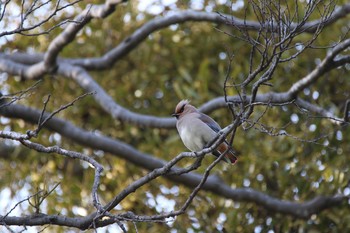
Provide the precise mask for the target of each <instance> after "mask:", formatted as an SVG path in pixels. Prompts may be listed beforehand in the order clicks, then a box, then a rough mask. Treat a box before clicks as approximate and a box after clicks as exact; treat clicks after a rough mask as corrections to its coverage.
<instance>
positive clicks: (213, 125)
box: [199, 113, 221, 133]
mask: <svg viewBox="0 0 350 233" xmlns="http://www.w3.org/2000/svg"><path fill="white" fill-rule="evenodd" d="M199 119H200V120H201V121H202V122H204V123H205V124H207V125H208V126H209V127H210V128H211V129H212V130H214V131H215V132H216V133H217V132H219V131H220V130H221V127H220V125H219V124H218V123H216V121H214V120H213V119H212V118H211V117H209V116H207V115H205V114H203V113H200V115H199Z"/></svg>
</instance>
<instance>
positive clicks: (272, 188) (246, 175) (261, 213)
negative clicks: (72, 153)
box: [0, 1, 350, 232]
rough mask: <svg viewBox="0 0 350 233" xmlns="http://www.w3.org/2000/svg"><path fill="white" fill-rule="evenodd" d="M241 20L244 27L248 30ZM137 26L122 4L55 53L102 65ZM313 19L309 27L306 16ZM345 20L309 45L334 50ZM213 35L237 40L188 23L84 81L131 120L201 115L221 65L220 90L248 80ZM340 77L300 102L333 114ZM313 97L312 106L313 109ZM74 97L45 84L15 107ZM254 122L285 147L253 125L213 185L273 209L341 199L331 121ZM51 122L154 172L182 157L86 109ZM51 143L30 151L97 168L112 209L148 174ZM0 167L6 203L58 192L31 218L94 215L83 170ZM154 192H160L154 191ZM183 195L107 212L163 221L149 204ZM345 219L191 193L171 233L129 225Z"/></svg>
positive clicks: (61, 83) (23, 40) (324, 81)
mask: <svg viewBox="0 0 350 233" xmlns="http://www.w3.org/2000/svg"><path fill="white" fill-rule="evenodd" d="M208 2H213V1H205V4H208ZM82 4H84V3H82ZM177 4H178V7H180V8H181V7H183V8H184V9H185V8H188V6H187V4H186V1H180V2H179V3H177ZM339 4H340V3H339ZM81 7H82V8H83V5H82V6H81ZM216 10H217V11H220V12H224V13H232V12H231V10H230V9H229V7H227V6H224V5H220V4H217V5H215V6H214V9H213V11H216ZM299 10H300V11H302V10H303V9H302V8H299ZM251 11H252V9H251V8H249V10H248V12H247V13H248V19H252V20H256V18H255V17H254V14H252V12H251ZM233 13H234V14H235V15H236V14H237V15H236V16H237V17H243V16H244V13H245V12H244V9H241V10H240V11H237V12H233ZM125 14H129V15H130V22H123V17H124V16H125ZM139 14H140V12H138V10H137V9H136V7H135V5H133V3H128V4H127V5H126V6H119V9H118V10H117V12H116V13H115V14H113V15H112V16H110V17H109V18H108V19H107V20H104V21H102V20H99V19H95V20H93V21H92V22H91V23H90V24H89V25H88V27H87V28H85V29H83V31H82V32H81V34H79V36H78V38H77V39H76V40H75V41H73V42H72V43H71V44H70V45H69V46H68V47H67V48H65V50H64V51H63V52H62V54H61V55H62V57H94V56H101V55H103V54H104V53H105V52H107V51H108V50H109V49H111V48H113V47H114V46H116V45H117V44H118V43H120V42H121V41H122V40H123V39H125V38H126V37H127V36H129V35H130V34H131V33H132V32H133V31H134V30H135V29H137V28H138V27H139V26H140V25H142V24H143V23H145V22H147V21H148V20H149V19H151V18H153V16H152V15H147V14H144V19H143V20H137V18H138V17H137V16H138V15H139ZM312 18H314V19H315V18H318V16H317V15H313V16H312ZM346 20H348V18H347V19H344V20H342V21H340V22H339V23H336V24H334V25H332V26H330V27H327V28H325V29H324V33H323V34H322V35H321V36H320V37H319V38H317V40H316V41H315V45H317V46H326V45H329V44H330V43H331V42H332V41H333V42H336V41H338V40H339V38H340V36H341V35H342V34H341V30H342V29H341V27H343V25H344V22H345V21H346ZM53 23H55V22H53ZM217 29H220V30H223V31H228V32H230V33H232V34H237V33H238V32H237V31H235V30H234V29H233V28H232V27H230V26H217V25H213V24H210V23H198V22H187V23H185V24H181V25H176V27H170V28H167V29H163V30H161V31H158V32H155V33H153V34H152V35H151V36H150V37H149V38H147V39H146V40H145V41H144V42H143V43H142V44H140V45H139V46H138V47H137V48H136V49H134V50H133V51H132V52H131V53H129V54H128V55H127V56H125V57H123V58H122V59H121V60H120V61H118V62H117V63H116V64H115V65H114V66H113V67H112V68H111V69H109V70H106V71H103V72H100V71H99V72H92V75H93V77H94V78H95V80H96V81H97V82H98V83H99V84H100V85H101V86H102V87H103V88H105V90H107V92H108V94H109V95H111V96H112V97H113V99H115V101H116V102H117V103H119V104H120V105H122V106H124V107H126V108H128V109H130V110H131V111H135V112H139V113H144V114H151V115H156V116H170V114H171V113H172V112H173V109H174V107H175V105H176V103H177V102H178V101H179V100H180V99H187V98H188V99H190V100H191V102H192V103H193V104H194V105H196V106H200V105H201V104H202V103H205V102H206V101H208V100H210V99H212V98H214V97H217V96H222V95H223V94H224V92H223V83H224V80H225V77H226V76H227V74H226V72H227V68H228V64H229V63H228V61H227V60H228V55H227V53H230V54H231V53H233V54H234V55H235V56H234V58H233V64H232V67H231V68H232V71H231V73H230V74H229V76H230V77H232V78H231V79H230V82H232V83H230V84H238V83H241V82H242V81H243V80H244V78H245V77H246V76H247V74H248V72H249V61H248V58H249V54H250V47H249V46H248V45H247V44H246V43H245V42H243V41H242V40H239V39H238V38H235V37H231V36H229V35H227V34H225V33H222V32H220V31H218V30H217ZM60 32H61V29H56V30H54V31H53V32H52V33H50V34H49V35H42V36H38V37H24V36H20V35H17V36H16V39H15V40H14V41H12V42H10V43H8V49H11V50H14V49H18V50H20V51H25V50H26V49H27V48H29V47H30V48H33V49H34V50H35V51H38V52H44V51H45V49H46V48H47V46H48V44H49V43H50V41H51V40H52V39H53V38H54V37H55V36H56V35H57V34H58V33H60ZM310 38H311V35H305V34H303V35H300V36H298V37H297V38H296V41H295V43H297V42H298V41H301V42H302V41H305V40H308V39H310ZM291 52H293V51H291ZM294 52H295V51H294ZM326 53H327V50H326V49H308V50H306V51H305V52H304V53H302V54H301V55H300V56H299V57H298V58H297V59H294V60H293V61H290V62H288V63H286V64H284V66H281V67H278V68H277V70H276V72H275V73H274V76H273V80H272V83H273V86H272V87H266V88H265V87H264V88H262V89H260V91H261V92H267V91H278V92H281V91H286V90H288V88H289V87H290V86H291V84H292V83H293V82H295V81H297V80H300V79H301V78H302V77H304V76H305V75H306V74H308V73H309V72H310V70H312V69H313V68H314V67H315V65H316V62H317V60H319V59H322V58H324V56H325V55H326ZM225 54H226V55H225ZM286 55H288V54H286ZM289 55H290V54H289ZM256 60H258V58H256ZM256 62H257V61H256ZM348 74H349V70H348V69H346V68H340V69H337V70H334V71H332V72H330V73H328V74H326V75H325V76H324V77H322V78H321V79H320V80H318V81H317V83H316V84H315V85H313V86H312V87H311V88H310V89H308V90H307V91H305V92H304V94H303V96H302V97H303V98H304V99H307V100H309V101H310V102H313V103H317V104H318V105H320V106H323V107H324V108H326V109H334V111H335V113H336V114H341V112H342V109H343V107H344V102H345V100H346V99H348V98H349V91H348V90H350V82H349V81H348ZM8 83H9V84H10V91H11V92H16V91H20V90H23V89H24V88H23V86H26V87H27V86H30V85H31V84H32V82H30V81H26V83H23V82H22V81H19V80H18V79H17V78H16V77H9V81H8ZM316 92H317V93H318V94H319V97H318V98H313V97H312V96H313V94H314V93H316ZM82 93H83V91H82V90H81V89H80V88H79V86H77V84H75V83H74V82H73V81H72V80H68V79H65V78H62V77H59V76H46V77H45V78H44V80H43V82H42V83H41V84H40V86H39V87H38V88H37V89H36V90H35V91H34V92H33V93H32V95H31V96H30V98H26V99H23V100H21V102H20V103H22V104H27V105H30V106H32V107H36V108H39V109H41V108H42V107H43V101H44V100H45V99H46V97H47V95H48V94H51V96H52V98H51V101H50V102H49V104H48V110H49V111H52V110H55V109H57V108H58V107H59V106H61V105H62V104H65V103H68V102H70V101H71V100H73V99H74V98H75V97H77V96H78V95H80V94H82ZM228 93H229V94H231V95H235V94H237V91H236V89H235V88H233V87H232V88H229V89H228ZM315 95H316V94H315ZM211 115H212V116H213V118H215V119H216V120H218V122H220V124H221V125H222V126H225V125H227V124H229V123H230V122H231V121H232V119H231V114H230V113H229V111H228V110H227V109H221V110H218V111H215V112H213V113H211ZM261 115H263V116H262V118H261V119H260V123H261V124H262V125H265V126H268V127H270V129H273V130H274V132H275V133H278V132H280V130H284V131H286V132H287V133H288V135H291V136H286V135H280V136H270V135H268V134H266V133H263V132H262V130H261V129H262V128H261V127H262V125H259V124H257V125H255V127H252V128H250V129H248V130H244V129H243V128H242V127H241V128H239V130H238V132H237V134H236V136H235V140H234V146H235V147H236V148H237V149H238V150H239V151H240V152H241V154H242V155H241V156H240V159H239V162H238V163H237V164H236V165H235V166H233V167H231V166H227V165H226V164H219V165H218V166H217V168H216V169H215V171H214V172H215V173H217V174H219V175H220V176H221V177H222V179H223V180H224V181H225V182H227V183H228V184H230V185H231V186H232V187H237V188H239V187H250V188H254V189H256V190H260V191H262V192H265V193H267V194H269V195H271V196H274V197H276V198H282V199H286V200H292V201H296V202H299V201H300V202H304V201H306V200H309V199H311V198H313V197H314V196H316V195H333V194H336V193H339V192H343V191H344V188H345V187H346V186H347V185H348V182H349V172H350V171H349V166H348V164H349V158H348V154H349V152H350V146H349V145H350V141H349V140H350V139H349V137H347V135H349V134H350V132H349V128H348V127H339V126H335V125H332V124H331V122H330V121H329V120H327V119H319V118H317V116H314V115H308V114H306V113H305V112H303V111H302V110H301V109H299V108H298V107H296V106H293V105H290V106H288V107H257V108H256V109H255V112H254V114H253V115H252V117H251V119H250V120H251V121H254V119H258V118H260V116H261ZM292 116H298V121H297V122H293V121H292ZM59 117H62V118H64V119H67V120H69V121H71V122H73V123H74V124H75V125H77V126H79V127H83V128H85V129H87V130H91V131H93V130H96V131H99V132H101V133H103V134H105V135H108V136H111V137H112V138H116V139H119V140H122V141H124V142H126V143H128V144H130V145H132V146H134V147H135V148H137V149H138V150H140V151H143V152H146V153H149V154H152V155H154V156H155V157H158V158H161V159H164V160H170V159H171V158H172V157H174V156H175V155H177V154H178V153H180V152H181V151H184V150H185V147H184V146H183V145H182V143H181V141H180V139H179V138H178V136H177V132H176V131H175V130H174V129H172V130H165V129H150V128H139V127H137V126H134V125H130V124H126V123H123V122H120V121H118V120H114V119H112V118H111V117H110V116H109V115H108V114H106V113H105V112H104V111H103V110H102V109H101V107H100V106H98V105H97V104H96V103H95V102H94V100H93V99H92V98H91V97H87V98H85V99H84V100H81V101H79V102H78V103H77V104H75V105H74V106H73V107H71V108H69V109H67V110H65V111H63V112H61V113H60V114H59ZM8 126H9V127H10V128H11V129H12V130H14V131H19V132H22V133H25V131H26V130H28V129H33V127H35V126H32V125H28V124H26V123H24V122H23V121H21V120H11V121H10V123H8ZM55 136H56V137H57V135H55V133H52V132H50V131H46V130H44V131H43V132H42V133H41V134H40V135H39V138H38V141H39V142H40V143H43V144H45V145H53V144H56V143H59V144H60V145H61V146H62V147H63V148H69V149H71V150H76V151H81V152H83V153H85V154H88V155H91V156H95V158H97V160H98V161H99V162H100V163H102V164H103V165H104V167H105V173H104V178H103V180H102V183H103V185H101V188H100V189H101V190H100V194H101V195H102V197H103V201H104V202H107V201H109V200H111V198H113V197H114V195H116V194H117V193H119V192H120V191H121V190H123V188H125V187H126V186H127V185H128V184H130V183H131V182H132V181H134V180H136V179H138V178H140V177H141V176H143V175H145V174H146V173H147V171H144V170H141V169H140V168H139V167H136V166H134V165H132V164H130V163H127V162H126V161H124V160H122V159H120V158H118V155H111V154H106V153H102V152H99V151H92V150H91V149H89V148H83V147H82V146H79V145H76V144H75V143H72V142H71V141H70V140H67V139H65V138H61V139H55ZM0 161H1V162H0V166H1V169H0V176H1V177H2V179H1V180H0V189H5V188H8V189H9V190H10V191H11V198H14V199H15V198H16V195H18V193H19V192H20V191H21V190H27V192H28V195H34V194H35V193H37V191H38V190H45V192H49V191H50V190H52V188H53V187H54V186H55V185H56V184H58V183H59V185H58V187H57V188H55V189H54V190H53V191H52V193H50V195H48V196H47V197H46V196H45V201H44V203H46V204H45V207H42V206H43V204H41V206H40V211H43V212H47V213H52V214H54V213H57V214H59V213H62V214H68V215H69V216H71V215H73V213H74V214H77V213H78V214H84V211H86V213H90V212H91V211H93V207H92V204H91V197H90V191H91V188H92V182H93V175H94V173H93V170H91V169H89V167H88V166H87V165H86V164H83V163H81V162H78V161H73V160H71V159H68V158H62V157H60V156H56V155H52V154H38V153H37V152H34V151H30V150H28V149H25V148H22V147H20V146H18V147H16V148H15V149H14V151H12V152H11V155H9V156H8V157H5V158H1V160H0ZM212 161H213V158H212V157H210V156H207V157H206V158H205V161H204V162H203V166H202V167H201V168H200V169H199V171H200V172H203V171H204V169H205V166H206V165H208V164H209V163H210V162H212ZM189 162H190V161H187V163H189ZM161 187H165V188H163V190H162V188H161ZM173 189H174V190H173ZM164 190H165V191H164ZM167 190H173V191H167ZM190 192H191V190H189V189H188V188H185V187H183V186H181V185H180V186H178V184H175V183H171V182H170V181H168V180H166V179H164V178H159V179H157V180H155V181H153V182H152V183H151V184H148V185H146V186H144V187H142V188H141V189H140V190H138V191H137V192H136V193H134V194H133V195H131V196H130V197H128V198H127V199H126V200H124V201H123V202H122V203H121V205H120V206H118V208H117V209H116V210H115V212H118V211H121V210H122V211H128V210H132V211H134V212H135V213H136V214H144V215H147V214H150V215H151V214H155V213H157V212H159V213H161V211H162V210H164V211H169V209H160V210H159V209H157V204H158V205H159V204H161V203H157V197H158V198H159V200H158V201H159V202H160V200H162V198H166V199H167V200H168V202H169V200H174V201H175V202H176V203H177V204H176V205H175V208H179V206H181V204H182V203H184V202H185V200H186V198H187V197H188V196H189V194H190ZM41 198H44V197H41ZM39 199H40V198H39ZM39 201H41V199H40V200H39ZM154 202H155V204H154ZM150 203H151V204H150ZM152 203H153V204H152ZM73 207H81V208H82V209H84V211H77V210H74V208H73ZM349 210H350V208H349V203H344V205H343V206H340V207H338V208H333V209H329V210H327V211H324V212H322V213H321V214H319V215H314V216H312V217H311V218H310V219H306V220H302V219H299V220H295V219H293V218H292V217H289V216H284V215H281V214H276V213H273V212H270V211H268V210H265V209H263V208H262V207H259V206H258V205H256V204H253V203H239V202H234V201H232V200H225V199H223V198H222V197H218V196H215V195H213V194H211V193H206V192H200V194H199V196H198V197H196V198H195V200H194V202H193V203H192V205H191V206H190V209H189V210H188V211H187V212H186V213H185V214H184V215H182V216H179V217H177V218H176V219H175V221H170V222H168V223H137V224H136V225H137V228H138V230H139V232H168V231H170V230H171V229H177V232H185V231H188V232H215V231H218V232H224V230H222V229H225V230H226V232H254V229H261V232H268V231H269V230H273V231H272V232H346V231H349V229H350V219H349V216H350V211H349ZM23 211H24V212H23V213H33V212H36V211H38V209H36V208H31V207H28V208H27V209H25V210H23ZM127 225H128V227H129V229H133V227H134V225H133V224H131V223H128V224H127ZM189 229H192V230H189ZM48 230H49V231H50V230H55V231H64V230H62V229H58V228H56V227H52V228H51V227H48ZM172 232H176V231H172Z"/></svg>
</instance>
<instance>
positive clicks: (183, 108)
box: [179, 104, 186, 113]
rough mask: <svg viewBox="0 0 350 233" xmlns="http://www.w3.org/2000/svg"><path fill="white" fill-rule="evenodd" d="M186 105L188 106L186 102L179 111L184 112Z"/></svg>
mask: <svg viewBox="0 0 350 233" xmlns="http://www.w3.org/2000/svg"><path fill="white" fill-rule="evenodd" d="M185 106H186V104H184V105H182V107H181V108H180V111H179V113H182V112H183V111H184V110H185Z"/></svg>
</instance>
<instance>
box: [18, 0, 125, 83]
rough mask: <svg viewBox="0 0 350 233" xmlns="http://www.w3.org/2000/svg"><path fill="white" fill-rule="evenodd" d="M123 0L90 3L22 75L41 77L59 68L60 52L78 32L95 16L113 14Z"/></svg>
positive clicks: (30, 77)
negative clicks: (99, 3)
mask: <svg viewBox="0 0 350 233" xmlns="http://www.w3.org/2000/svg"><path fill="white" fill-rule="evenodd" d="M121 2H122V0H107V1H106V3H105V4H102V5H92V6H91V5H88V6H87V7H86V9H85V10H84V11H82V12H81V13H80V14H79V15H78V16H77V17H76V18H75V21H74V23H71V24H69V25H68V26H67V27H66V28H65V30H64V31H63V32H62V33H61V34H59V35H58V36H57V37H56V38H55V39H54V40H52V42H51V43H50V45H49V47H48V49H47V51H46V53H45V56H44V60H43V61H42V62H39V63H36V64H34V65H32V66H30V67H28V68H27V69H25V70H24V72H23V73H22V76H23V77H25V78H28V79H34V78H39V77H41V76H42V75H44V74H46V73H47V72H54V71H55V70H56V69H57V64H56V62H57V57H58V54H59V53H60V52H61V51H62V50H63V48H64V47H66V46H67V45H68V44H69V43H70V42H72V41H73V40H74V38H75V36H76V35H77V33H78V32H79V31H80V30H81V29H82V28H83V27H84V26H85V25H86V24H87V23H89V22H90V21H91V19H93V18H104V17H106V16H107V15H109V14H111V13H112V12H113V11H114V9H115V6H116V5H117V4H119V3H121Z"/></svg>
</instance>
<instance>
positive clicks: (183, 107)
mask: <svg viewBox="0 0 350 233" xmlns="http://www.w3.org/2000/svg"><path fill="white" fill-rule="evenodd" d="M189 103H190V101H188V100H181V101H180V102H179V103H178V104H177V105H176V108H175V112H174V113H173V114H172V116H173V117H176V119H179V118H180V117H181V116H183V115H185V114H187V113H191V112H196V111H197V109H196V108H195V107H193V106H192V105H190V104H189Z"/></svg>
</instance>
